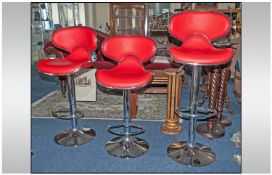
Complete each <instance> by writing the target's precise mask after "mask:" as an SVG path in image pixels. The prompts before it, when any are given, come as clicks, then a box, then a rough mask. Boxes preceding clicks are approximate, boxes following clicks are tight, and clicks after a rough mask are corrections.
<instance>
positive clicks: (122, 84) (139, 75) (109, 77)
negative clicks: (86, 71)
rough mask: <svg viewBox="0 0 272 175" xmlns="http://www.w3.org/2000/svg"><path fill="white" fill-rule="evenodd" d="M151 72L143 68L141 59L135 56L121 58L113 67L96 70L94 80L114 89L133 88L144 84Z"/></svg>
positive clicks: (150, 76)
mask: <svg viewBox="0 0 272 175" xmlns="http://www.w3.org/2000/svg"><path fill="white" fill-rule="evenodd" d="M152 78H153V74H152V73H151V72H148V71H146V70H145V69H144V67H143V65H142V63H141V61H140V60H139V59H138V58H136V57H135V56H131V55H130V56H127V57H125V58H123V59H122V60H121V61H120V62H119V64H118V65H117V66H116V67H115V68H113V69H104V70H103V69H102V70H98V71H97V72H96V81H97V82H98V83H99V84H100V85H102V86H105V87H108V88H114V89H134V88H139V87H143V86H145V85H146V84H147V83H148V82H150V81H151V80H152Z"/></svg>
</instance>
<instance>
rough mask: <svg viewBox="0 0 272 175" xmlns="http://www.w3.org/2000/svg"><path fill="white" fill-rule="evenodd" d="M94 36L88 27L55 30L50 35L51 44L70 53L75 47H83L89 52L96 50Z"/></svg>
mask: <svg viewBox="0 0 272 175" xmlns="http://www.w3.org/2000/svg"><path fill="white" fill-rule="evenodd" d="M96 40H97V39H96V35H95V32H94V31H93V29H91V28H89V27H68V28H63V29H60V30H57V31H56V32H54V34H53V35H52V43H53V44H54V45H55V46H56V47H59V48H62V49H64V50H66V51H68V52H71V51H72V50H74V49H75V48H76V47H84V48H85V49H87V50H88V51H89V52H91V51H93V50H95V49H96Z"/></svg>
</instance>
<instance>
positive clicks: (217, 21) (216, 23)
mask: <svg viewBox="0 0 272 175" xmlns="http://www.w3.org/2000/svg"><path fill="white" fill-rule="evenodd" d="M230 27H231V24H230V20H229V18H228V17H227V16H226V15H224V14H221V13H216V12H192V11H191V12H184V13H180V14H177V15H175V16H173V17H172V19H171V21H170V26H169V32H170V33H171V34H172V35H173V36H174V37H175V38H178V39H180V40H182V41H184V40H185V39H186V38H187V37H189V36H190V35H191V34H193V33H196V32H199V33H202V34H204V35H206V36H207V37H208V38H209V40H211V41H212V40H215V39H218V38H221V37H223V36H225V35H227V34H228V33H229V31H230Z"/></svg>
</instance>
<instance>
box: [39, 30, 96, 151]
mask: <svg viewBox="0 0 272 175" xmlns="http://www.w3.org/2000/svg"><path fill="white" fill-rule="evenodd" d="M52 43H53V45H55V46H56V47H58V48H62V49H63V50H65V51H67V52H68V53H69V55H67V56H66V57H65V58H63V59H42V60H40V61H39V62H38V63H37V69H38V71H39V72H41V73H43V74H47V75H54V76H66V77H67V79H66V80H67V87H68V97H69V107H70V108H69V109H68V110H67V109H57V110H54V111H53V112H52V114H53V116H56V117H60V118H62V116H63V115H64V114H63V113H66V112H67V111H69V113H70V115H69V119H70V120H71V125H72V127H71V128H70V129H69V130H65V131H63V132H61V133H59V134H57V135H56V136H55V138H54V141H55V142H56V143H57V144H59V145H62V146H77V145H81V144H85V143H88V142H89V141H91V140H92V139H94V138H95V135H96V134H95V131H94V130H93V129H90V128H79V127H78V126H77V118H78V117H82V116H83V113H82V112H80V111H79V110H77V108H76V100H75V85H74V83H75V82H74V77H75V74H76V73H78V72H79V71H80V70H83V69H85V68H87V67H90V66H92V65H93V63H92V62H91V61H90V53H91V52H92V51H94V50H95V49H96V36H95V32H94V31H93V30H92V29H91V28H88V27H69V28H64V29H61V30H58V31H56V32H55V33H54V34H53V35H52Z"/></svg>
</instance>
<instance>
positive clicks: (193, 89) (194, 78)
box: [188, 66, 201, 147]
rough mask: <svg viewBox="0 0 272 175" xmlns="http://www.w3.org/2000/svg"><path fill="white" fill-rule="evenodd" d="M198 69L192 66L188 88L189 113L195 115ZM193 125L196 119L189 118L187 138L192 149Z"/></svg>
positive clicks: (193, 138)
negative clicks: (189, 86)
mask: <svg viewBox="0 0 272 175" xmlns="http://www.w3.org/2000/svg"><path fill="white" fill-rule="evenodd" d="M200 69H201V68H200V67H199V66H193V71H192V80H191V88H190V113H191V114H195V113H196V108H197V94H198V86H199V77H200ZM195 124H196V117H191V118H190V129H189V136H188V145H189V146H190V147H193V146H194V145H195Z"/></svg>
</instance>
